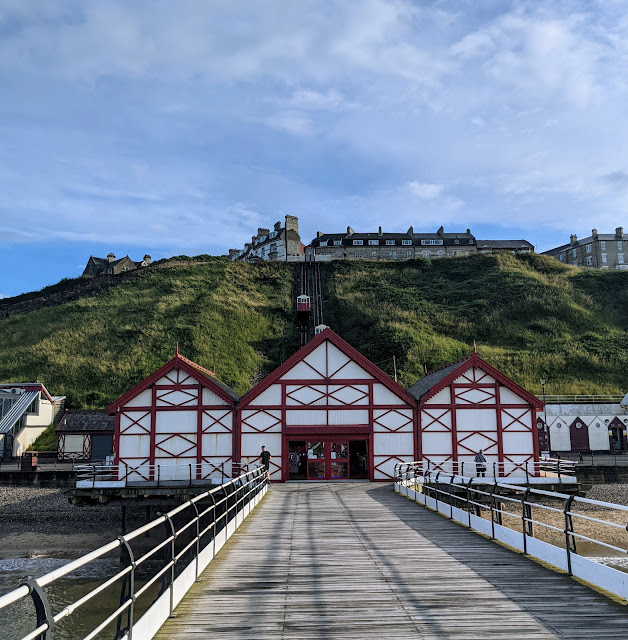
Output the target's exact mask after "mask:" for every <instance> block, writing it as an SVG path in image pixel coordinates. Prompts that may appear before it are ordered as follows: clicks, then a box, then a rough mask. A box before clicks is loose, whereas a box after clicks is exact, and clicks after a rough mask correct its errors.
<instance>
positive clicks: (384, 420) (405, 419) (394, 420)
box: [373, 409, 413, 431]
mask: <svg viewBox="0 0 628 640" xmlns="http://www.w3.org/2000/svg"><path fill="white" fill-rule="evenodd" d="M386 428H388V429H392V430H395V429H402V430H403V431H412V430H413V424H412V409H394V410H391V409H374V410H373V429H374V430H375V431H382V430H385V429H386Z"/></svg>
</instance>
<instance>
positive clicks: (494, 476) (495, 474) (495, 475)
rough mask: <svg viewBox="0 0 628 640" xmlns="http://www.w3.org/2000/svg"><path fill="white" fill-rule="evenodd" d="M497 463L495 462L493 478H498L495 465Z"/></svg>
mask: <svg viewBox="0 0 628 640" xmlns="http://www.w3.org/2000/svg"><path fill="white" fill-rule="evenodd" d="M496 464H497V463H496V462H493V478H497V473H496V471H495V465H496Z"/></svg>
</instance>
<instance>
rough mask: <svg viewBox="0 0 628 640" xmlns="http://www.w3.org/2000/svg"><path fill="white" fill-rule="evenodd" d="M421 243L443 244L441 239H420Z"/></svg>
mask: <svg viewBox="0 0 628 640" xmlns="http://www.w3.org/2000/svg"><path fill="white" fill-rule="evenodd" d="M421 244H422V245H426V244H443V241H442V240H421Z"/></svg>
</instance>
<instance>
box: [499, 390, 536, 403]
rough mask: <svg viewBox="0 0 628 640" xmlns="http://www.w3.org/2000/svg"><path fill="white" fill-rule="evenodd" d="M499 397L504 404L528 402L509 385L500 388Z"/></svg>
mask: <svg viewBox="0 0 628 640" xmlns="http://www.w3.org/2000/svg"><path fill="white" fill-rule="evenodd" d="M499 398H500V401H501V403H502V404H525V405H527V404H528V402H527V401H526V400H524V399H523V398H521V397H520V396H518V395H517V394H516V393H513V392H512V391H511V390H510V389H508V388H507V387H500V388H499ZM528 406H529V405H528Z"/></svg>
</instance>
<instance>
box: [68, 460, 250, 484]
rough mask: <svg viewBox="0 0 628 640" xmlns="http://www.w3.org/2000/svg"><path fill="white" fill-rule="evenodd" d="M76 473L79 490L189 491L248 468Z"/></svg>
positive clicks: (123, 467) (80, 468)
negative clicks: (140, 489)
mask: <svg viewBox="0 0 628 640" xmlns="http://www.w3.org/2000/svg"><path fill="white" fill-rule="evenodd" d="M74 470H75V471H76V486H77V488H79V489H85V488H93V487H103V488H106V487H111V488H122V487H137V486H143V487H190V486H197V485H206V484H212V483H213V484H223V483H224V481H225V478H231V477H233V476H234V475H238V474H239V473H241V472H242V471H248V464H242V463H238V462H233V463H231V462H229V463H227V465H225V463H224V462H223V463H221V464H212V463H209V462H201V463H194V464H172V463H163V462H161V463H157V464H149V463H142V464H138V465H137V466H135V467H134V466H131V465H127V464H116V465H107V464H79V465H76V466H75V467H74Z"/></svg>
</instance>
